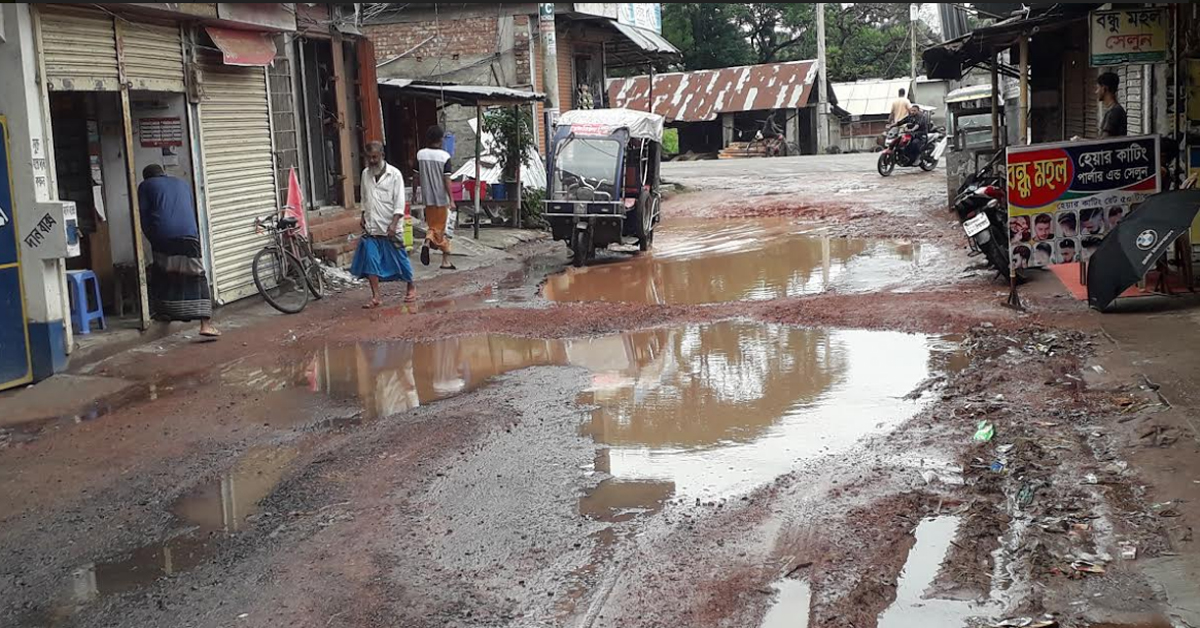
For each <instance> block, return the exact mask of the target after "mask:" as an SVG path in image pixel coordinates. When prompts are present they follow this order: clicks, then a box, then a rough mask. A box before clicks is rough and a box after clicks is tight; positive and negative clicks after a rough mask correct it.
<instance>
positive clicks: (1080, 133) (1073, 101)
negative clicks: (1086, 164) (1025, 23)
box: [1063, 52, 1091, 139]
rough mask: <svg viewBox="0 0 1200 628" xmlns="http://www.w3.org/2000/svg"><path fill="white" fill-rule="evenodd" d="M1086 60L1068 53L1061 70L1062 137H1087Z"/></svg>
mask: <svg viewBox="0 0 1200 628" xmlns="http://www.w3.org/2000/svg"><path fill="white" fill-rule="evenodd" d="M1087 65H1088V63H1087V58H1086V57H1085V55H1083V54H1081V53H1078V52H1072V53H1068V58H1067V61H1066V64H1065V65H1064V68H1063V137H1064V138H1065V139H1070V138H1072V137H1087V109H1088V107H1089V100H1091V99H1090V98H1089V97H1090V93H1089V92H1088V90H1087V85H1086V81H1087V69H1088V67H1087Z"/></svg>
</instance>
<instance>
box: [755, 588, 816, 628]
mask: <svg viewBox="0 0 1200 628" xmlns="http://www.w3.org/2000/svg"><path fill="white" fill-rule="evenodd" d="M775 592H776V594H777V595H778V597H777V598H776V600H775V604H774V605H773V606H772V607H771V610H770V611H768V612H767V616H766V617H764V618H763V622H762V624H760V628H807V627H808V613H809V607H810V606H812V589H811V588H810V587H809V586H808V583H807V582H804V581H803V580H788V579H784V580H781V581H779V582H777V583H776V584H775Z"/></svg>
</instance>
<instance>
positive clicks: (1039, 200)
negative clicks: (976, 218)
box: [1007, 135, 1161, 269]
mask: <svg viewBox="0 0 1200 628" xmlns="http://www.w3.org/2000/svg"><path fill="white" fill-rule="evenodd" d="M1007 165H1008V221H1009V224H1008V233H1009V253H1010V254H1011V256H1012V261H1013V265H1014V267H1016V268H1018V269H1022V268H1046V267H1048V266H1053V265H1057V264H1070V263H1074V262H1078V261H1085V260H1087V259H1088V258H1089V257H1090V256H1091V254H1092V253H1094V252H1095V251H1096V249H1097V248H1099V246H1100V242H1101V241H1103V240H1104V237H1105V236H1106V235H1108V234H1109V233H1111V232H1112V230H1113V229H1114V228H1116V226H1117V225H1118V224H1119V223H1120V222H1121V220H1122V219H1123V218H1124V217H1125V216H1127V215H1129V212H1131V211H1132V210H1133V209H1134V208H1135V207H1137V206H1138V205H1139V204H1141V203H1142V202H1143V201H1145V200H1146V199H1147V198H1149V197H1150V196H1152V195H1154V194H1157V193H1158V192H1159V190H1160V186H1161V181H1160V176H1159V138H1158V136H1156V135H1151V136H1145V137H1128V138H1116V139H1107V140H1095V141H1088V142H1070V143H1062V144H1035V145H1033V146H1020V147H1013V148H1009V149H1008V164H1007Z"/></svg>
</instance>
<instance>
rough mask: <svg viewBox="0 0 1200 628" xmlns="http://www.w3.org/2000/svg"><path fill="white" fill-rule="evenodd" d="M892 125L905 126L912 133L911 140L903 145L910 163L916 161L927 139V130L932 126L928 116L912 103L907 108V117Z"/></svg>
mask: <svg viewBox="0 0 1200 628" xmlns="http://www.w3.org/2000/svg"><path fill="white" fill-rule="evenodd" d="M892 126H893V127H907V128H908V131H909V132H910V133H912V136H913V138H912V141H911V142H909V143H908V146H907V147H905V153H906V156H907V157H908V160H909V162H910V163H916V162H917V161H918V160H919V159H920V157H921V151H923V150H925V144H926V142H927V141H928V140H929V130H930V127H931V126H932V125H931V123H930V121H929V116H928V115H926V114H925V112H923V111H921V107H920V106H919V105H913V106H911V107H909V108H908V117H906V118H904V119H903V120H900V121H899V122H896V123H895V124H893V125H892Z"/></svg>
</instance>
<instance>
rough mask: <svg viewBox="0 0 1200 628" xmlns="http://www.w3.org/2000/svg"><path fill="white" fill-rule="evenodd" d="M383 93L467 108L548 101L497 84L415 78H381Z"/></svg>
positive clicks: (535, 95)
mask: <svg viewBox="0 0 1200 628" xmlns="http://www.w3.org/2000/svg"><path fill="white" fill-rule="evenodd" d="M379 91H380V93H381V94H396V95H403V96H416V97H419V98H431V99H434V100H441V101H444V102H446V103H447V104H452V105H463V106H472V107H473V106H476V105H479V106H484V107H487V106H499V105H510V106H511V105H520V104H525V103H532V102H542V101H544V100H546V95H545V94H540V93H538V92H527V91H522V90H519V89H512V88H509V87H497V86H494V85H454V84H442V83H429V82H423V81H415V80H412V79H396V78H392V79H379Z"/></svg>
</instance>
